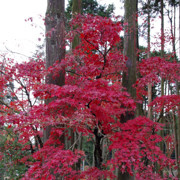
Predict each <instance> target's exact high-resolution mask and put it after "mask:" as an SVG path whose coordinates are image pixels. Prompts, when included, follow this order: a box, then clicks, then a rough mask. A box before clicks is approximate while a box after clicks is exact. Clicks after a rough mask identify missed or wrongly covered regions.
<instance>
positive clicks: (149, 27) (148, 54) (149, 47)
mask: <svg viewBox="0 0 180 180" xmlns="http://www.w3.org/2000/svg"><path fill="white" fill-rule="evenodd" d="M150 19H151V17H150V0H148V17H147V23H148V30H147V31H148V42H147V43H148V53H147V58H150V56H151V46H150V43H151V39H150V29H151V24H150ZM151 102H152V83H149V84H148V104H150V103H151ZM148 118H149V119H152V107H151V106H148Z"/></svg>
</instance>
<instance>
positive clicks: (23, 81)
mask: <svg viewBox="0 0 180 180" xmlns="http://www.w3.org/2000/svg"><path fill="white" fill-rule="evenodd" d="M122 30H123V28H122V25H121V23H120V21H119V20H118V18H115V19H114V21H112V20H111V19H109V18H103V17H99V16H92V15H86V16H82V15H77V16H76V18H74V19H73V20H72V22H71V31H70V32H69V34H67V42H71V41H72V40H73V38H74V36H76V35H78V37H79V38H80V44H79V45H78V46H77V47H76V48H75V49H74V50H72V51H71V52H69V53H68V54H67V55H66V57H65V59H64V60H61V63H59V61H57V62H56V63H55V64H54V65H53V66H52V67H50V68H49V69H48V70H46V69H45V67H44V62H43V60H41V59H38V61H34V60H31V61H29V62H25V63H21V64H13V63H12V62H11V61H9V62H8V60H7V61H6V64H0V65H1V67H2V68H1V73H0V82H2V83H1V85H0V89H1V90H2V93H1V97H3V98H5V97H6V95H7V94H8V93H10V96H11V97H16V98H14V100H13V101H12V102H11V103H10V104H7V103H3V102H4V101H3V100H2V102H1V104H0V112H1V117H0V118H1V124H2V125H4V126H6V125H7V124H11V125H12V126H13V127H14V128H13V131H14V132H15V133H17V134H18V135H19V140H21V141H22V142H23V143H27V142H31V143H30V144H29V150H31V152H32V156H31V160H29V156H27V157H22V158H21V162H23V163H24V164H25V165H26V166H27V167H29V169H28V171H27V172H26V173H25V175H24V177H23V179H29V178H32V179H47V178H48V179H55V178H56V177H58V176H60V177H63V178H64V179H79V178H86V179H97V178H99V177H102V178H104V179H105V178H110V179H113V178H114V177H115V175H114V174H113V170H114V169H115V168H119V169H120V170H121V172H122V173H124V172H128V173H129V174H131V175H133V174H135V175H136V178H137V179H153V178H154V179H162V178H161V175H160V172H156V173H154V168H155V165H156V164H158V165H159V167H160V170H164V169H166V168H168V167H169V168H172V167H173V166H174V161H173V160H171V159H169V158H167V157H166V156H165V155H164V153H163V152H162V151H161V150H160V148H159V146H158V143H159V142H161V141H162V138H161V136H159V135H157V132H158V130H160V129H161V125H160V124H158V123H156V122H153V121H151V120H149V119H148V118H146V117H143V116H142V117H137V118H135V119H132V120H129V121H127V122H123V121H122V117H123V116H125V115H126V114H135V110H136V103H135V101H134V100H133V99H132V98H131V96H130V95H129V94H128V93H127V92H126V90H125V88H124V87H123V86H122V74H123V72H126V57H124V56H123V54H122V50H120V49H119V48H118V46H117V44H118V43H119V42H120V41H121V39H120V32H121V31H122ZM157 63H158V64H160V66H158V67H157ZM150 65H151V66H150ZM60 70H61V71H64V72H65V85H64V86H62V87H60V86H57V85H54V84H45V81H44V77H45V76H46V75H47V74H48V73H51V74H53V77H56V76H57V75H58V74H59V73H58V72H59V71H60ZM139 70H140V73H141V75H142V77H141V79H139V80H138V82H137V84H136V87H137V92H138V93H139V95H142V92H141V90H142V89H144V87H145V86H146V85H147V83H148V82H151V83H157V82H158V81H159V76H161V77H162V78H168V79H169V80H170V81H175V80H177V79H178V80H179V64H177V63H174V62H172V63H171V62H168V64H167V62H166V61H165V60H164V59H161V58H158V57H156V58H153V59H148V60H143V61H142V62H141V63H140V64H139ZM172 70H173V73H172V74H171V75H169V74H168V72H169V71H172ZM9 82H15V83H17V85H16V88H15V89H11V90H9V89H7V84H8V83H9ZM20 94H21V95H22V96H20ZM47 99H51V102H50V103H48V104H45V103H43V102H44V101H45V100H47ZM174 99H179V96H170V97H165V96H164V97H160V98H159V99H158V98H157V99H155V100H154V101H153V102H152V105H155V104H158V106H156V110H157V111H158V110H159V109H161V108H162V107H161V106H162V104H163V106H166V107H167V108H166V109H167V110H170V109H173V108H174V106H178V105H179V104H178V103H179V102H178V103H176V101H175V100H174ZM47 126H51V127H53V128H52V130H51V135H50V138H49V139H48V141H46V143H44V144H43V142H42V130H43V129H45V128H46V127H47ZM68 128H71V129H72V130H73V131H74V132H77V133H81V134H82V136H84V137H90V136H91V137H94V138H96V139H97V138H100V139H108V141H109V142H110V145H109V146H108V150H109V152H112V151H114V152H115V154H114V157H113V158H110V159H109V160H108V161H107V163H106V164H103V162H100V164H99V167H90V168H89V169H87V170H85V171H79V170H76V169H75V168H74V166H75V164H76V163H77V162H78V161H79V159H84V158H85V156H86V154H85V153H84V152H83V151H81V150H78V149H74V148H72V147H70V148H69V149H66V148H65V146H64V144H63V143H62V142H61V136H63V135H64V134H65V132H66V131H67V129H68ZM32 137H33V140H32ZM68 138H71V137H68ZM96 142H97V141H96ZM33 143H34V144H35V145H34V144H33ZM99 145H101V144H100V142H99ZM26 148H27V146H26ZM95 148H96V147H95Z"/></svg>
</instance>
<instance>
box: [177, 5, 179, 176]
mask: <svg viewBox="0 0 180 180" xmlns="http://www.w3.org/2000/svg"><path fill="white" fill-rule="evenodd" d="M179 58H180V3H179ZM177 94H178V95H179V84H177ZM177 132H178V142H177V144H178V156H180V108H179V107H178V129H177ZM178 178H179V179H180V158H179V159H178Z"/></svg>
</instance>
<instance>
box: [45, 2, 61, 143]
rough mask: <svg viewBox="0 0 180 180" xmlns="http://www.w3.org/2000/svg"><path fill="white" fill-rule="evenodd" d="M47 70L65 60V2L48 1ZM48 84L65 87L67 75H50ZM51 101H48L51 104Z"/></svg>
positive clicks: (47, 135) (46, 137) (46, 132)
mask: <svg viewBox="0 0 180 180" xmlns="http://www.w3.org/2000/svg"><path fill="white" fill-rule="evenodd" d="M45 24H46V68H49V67H50V66H52V65H53V64H54V63H55V62H56V61H59V62H61V60H62V59H63V58H65V39H64V37H65V24H64V0H48V3H47V11H46V19H45ZM46 83H47V84H56V85H59V86H63V85H64V83H65V75H64V72H63V71H60V72H59V76H57V77H56V78H53V77H52V74H49V75H48V76H47V77H46ZM50 101H51V100H50V99H49V100H47V101H46V103H49V102H50ZM50 131H51V127H50V126H48V127H46V129H45V131H44V142H46V141H47V139H48V138H49V135H50Z"/></svg>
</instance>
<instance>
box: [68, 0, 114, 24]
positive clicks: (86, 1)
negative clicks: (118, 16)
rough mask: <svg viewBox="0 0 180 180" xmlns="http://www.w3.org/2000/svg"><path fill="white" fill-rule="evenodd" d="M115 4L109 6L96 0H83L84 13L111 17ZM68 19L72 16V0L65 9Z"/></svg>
mask: <svg viewBox="0 0 180 180" xmlns="http://www.w3.org/2000/svg"><path fill="white" fill-rule="evenodd" d="M114 9H115V8H114V5H113V4H109V5H108V6H102V5H99V4H98V2H97V1H96V0H82V14H93V15H99V16H102V17H111V15H112V14H113V12H114ZM65 14H66V18H67V21H69V20H70V19H71V18H72V0H69V1H68V6H67V8H66V11H65Z"/></svg>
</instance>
